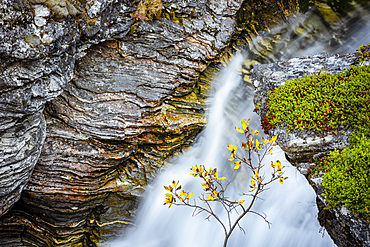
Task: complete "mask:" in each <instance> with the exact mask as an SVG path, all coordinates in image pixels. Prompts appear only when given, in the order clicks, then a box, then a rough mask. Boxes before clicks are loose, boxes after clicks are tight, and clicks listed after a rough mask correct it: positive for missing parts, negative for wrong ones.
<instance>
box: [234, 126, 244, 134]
mask: <svg viewBox="0 0 370 247" xmlns="http://www.w3.org/2000/svg"><path fill="white" fill-rule="evenodd" d="M235 129H236V131H238V132H240V133H244V131H243V130H242V129H241V128H239V127H235Z"/></svg>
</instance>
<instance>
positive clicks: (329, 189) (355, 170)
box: [263, 42, 370, 221]
mask: <svg viewBox="0 0 370 247" xmlns="http://www.w3.org/2000/svg"><path fill="white" fill-rule="evenodd" d="M358 51H359V53H360V55H359V58H358V59H357V60H358V61H360V64H361V65H363V64H364V63H363V61H366V60H369V58H370V42H369V43H368V44H367V45H364V46H361V47H360V48H359V49H358ZM266 101H267V114H266V116H265V117H264V118H263V126H264V127H265V129H268V128H272V127H276V126H283V127H285V128H286V129H287V132H289V131H292V130H311V131H313V132H315V133H317V134H319V133H322V132H323V131H326V132H329V134H330V133H334V134H336V133H337V132H339V131H343V130H345V129H350V130H352V137H351V138H350V139H349V142H350V146H348V147H346V148H345V149H343V150H342V151H341V150H334V151H333V152H331V153H330V154H329V155H327V156H325V157H323V158H321V159H319V160H316V161H315V165H313V166H312V167H311V168H310V170H309V173H310V176H312V174H315V173H316V174H317V173H318V172H323V173H324V176H323V183H322V186H323V188H324V191H325V193H324V196H325V197H326V199H327V201H328V202H329V204H328V208H330V209H333V208H336V207H338V206H340V205H344V206H345V207H346V208H347V209H349V210H350V211H351V212H352V213H353V214H356V215H358V216H360V217H361V218H364V219H366V220H368V221H370V216H369V210H370V66H369V65H364V66H360V65H357V66H352V67H350V68H348V69H347V70H345V71H343V72H341V73H337V74H325V73H317V74H314V75H309V76H306V77H305V78H303V79H295V80H292V81H287V82H286V84H285V85H284V86H281V87H279V88H277V89H276V90H274V91H273V92H269V96H268V97H267V100H266Z"/></svg>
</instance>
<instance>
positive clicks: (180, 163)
mask: <svg viewBox="0 0 370 247" xmlns="http://www.w3.org/2000/svg"><path fill="white" fill-rule="evenodd" d="M243 60H244V58H243V56H242V55H237V56H235V58H234V59H233V61H232V62H231V63H230V65H229V66H228V67H227V68H226V69H225V70H224V71H223V72H222V75H221V78H219V80H218V84H217V91H216V93H215V95H214V97H213V103H212V106H211V111H210V113H209V120H208V124H207V127H206V129H205V131H204V133H203V134H202V136H201V137H200V138H199V140H198V141H197V143H196V144H195V145H194V147H192V148H191V149H190V150H188V151H187V152H186V153H185V154H183V155H182V156H181V157H180V158H179V159H177V160H176V162H175V163H174V164H173V165H171V166H170V167H168V168H167V169H166V170H165V171H164V172H163V173H161V174H160V175H159V176H158V178H157V179H156V181H155V182H154V183H153V184H152V185H151V186H150V188H148V190H147V192H146V194H145V195H144V198H145V200H144V201H143V203H142V205H141V206H140V208H139V215H138V220H137V222H136V226H135V227H133V229H132V230H131V231H129V232H128V233H127V234H126V235H125V238H124V240H118V241H116V242H115V243H112V244H111V246H117V247H118V246H120V247H125V246H127V247H129V246H137V247H162V246H163V247H164V246H172V247H197V246H199V247H207V246H222V243H223V239H224V233H223V230H222V227H221V226H220V225H219V224H218V223H217V222H216V221H215V220H214V219H210V221H207V220H205V219H204V218H205V217H206V216H207V215H204V214H200V215H198V216H194V217H192V209H190V208H187V207H183V206H172V207H171V208H170V209H169V208H168V206H164V205H163V202H164V199H165V193H166V192H165V190H164V188H163V185H169V184H170V183H171V182H172V180H179V181H180V184H182V185H183V188H184V189H185V190H187V191H194V197H193V198H196V195H200V193H202V191H201V187H202V186H201V185H200V179H199V178H194V177H192V176H190V175H189V174H190V167H191V166H194V165H196V164H203V165H205V166H206V167H207V168H209V167H218V168H219V174H220V176H226V177H227V180H228V181H231V180H233V182H232V183H231V185H232V186H231V188H229V189H228V193H229V195H230V198H234V199H238V198H241V197H240V196H239V193H240V192H242V191H244V192H247V191H248V183H249V181H250V179H249V176H250V175H248V171H247V169H240V170H237V171H234V170H233V166H234V165H233V162H230V161H227V158H228V157H229V156H230V152H229V150H228V149H227V144H228V143H233V144H239V143H241V141H242V140H243V139H242V137H243V135H242V134H240V133H238V132H237V131H235V129H234V127H235V126H236V125H238V126H239V125H240V120H241V118H251V120H250V126H251V128H252V129H259V128H260V122H259V118H258V116H257V115H256V114H255V113H253V108H254V107H253V102H252V95H249V96H248V95H247V94H246V93H245V92H244V87H243V85H242V80H241V77H240V76H239V74H238V71H237V69H238V68H239V67H240V66H241V64H242V62H243ZM246 95H247V97H248V98H247V99H243V97H245V96H246ZM261 132H262V131H261ZM271 159H272V160H277V159H279V160H280V161H281V162H282V163H283V165H285V166H286V175H287V176H288V177H289V179H288V180H286V182H285V183H284V185H281V184H280V183H279V182H275V183H273V184H272V185H271V186H270V187H271V189H270V190H268V191H266V192H264V193H263V194H262V197H263V199H264V200H263V201H262V200H259V201H257V203H256V204H255V207H254V210H256V211H258V212H263V213H265V214H266V215H267V217H268V220H269V221H270V222H271V223H272V225H271V227H270V229H269V227H268V225H267V223H266V222H265V221H264V220H263V219H262V218H260V217H258V216H256V215H252V214H250V215H249V214H247V215H246V216H245V217H244V219H243V220H242V222H241V226H242V227H243V228H244V230H245V234H244V233H243V232H241V231H240V230H239V229H235V231H234V232H233V234H232V235H231V238H230V240H229V244H228V246H274V247H279V246H281V247H289V246H292V247H300V246H302V247H303V246H310V247H311V246H322V247H323V246H334V244H333V242H332V240H331V239H330V238H329V237H328V236H327V234H325V235H324V236H323V235H322V234H321V233H320V226H319V223H318V221H317V208H316V204H315V197H316V196H315V193H314V191H313V189H312V187H311V186H310V185H309V184H308V182H307V180H306V179H305V178H304V177H303V176H302V175H301V174H299V173H298V172H297V170H296V168H294V167H292V166H291V165H290V164H289V162H287V161H286V160H285V157H284V154H283V152H282V151H281V150H280V148H279V147H275V151H274V154H273V155H272V156H271V157H270V159H268V160H267V159H266V163H267V164H270V161H269V160H271ZM266 174H268V173H267V172H266ZM220 212H221V211H220Z"/></svg>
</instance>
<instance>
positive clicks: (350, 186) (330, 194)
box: [321, 134, 370, 220]
mask: <svg viewBox="0 0 370 247" xmlns="http://www.w3.org/2000/svg"><path fill="white" fill-rule="evenodd" d="M354 138H355V139H356V141H354V142H353V144H352V145H351V146H349V147H346V148H345V149H343V150H342V151H339V150H335V151H333V152H331V153H330V154H329V155H328V156H327V157H324V158H323V159H322V160H321V165H322V167H323V168H324V169H326V170H328V172H326V173H325V174H324V177H323V180H324V182H323V183H322V186H323V187H324V190H325V193H324V196H325V197H326V199H327V201H328V202H329V204H328V208H330V209H332V208H336V207H337V206H339V205H344V206H345V207H346V208H347V209H349V210H350V211H351V212H352V213H354V214H357V215H358V216H360V217H363V218H367V219H368V220H369V219H370V218H369V213H370V211H369V210H370V139H369V138H368V137H367V136H365V135H364V134H360V135H355V137H354Z"/></svg>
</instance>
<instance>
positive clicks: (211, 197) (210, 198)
mask: <svg viewBox="0 0 370 247" xmlns="http://www.w3.org/2000/svg"><path fill="white" fill-rule="evenodd" d="M209 200H212V201H214V200H215V198H214V197H213V196H208V197H207V199H206V201H209Z"/></svg>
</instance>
